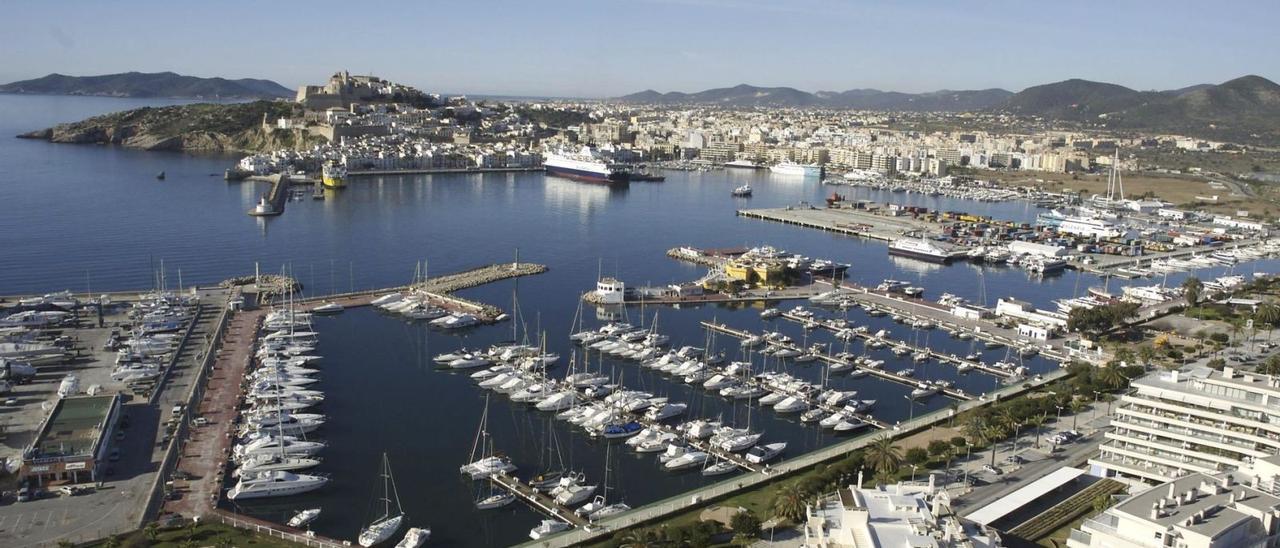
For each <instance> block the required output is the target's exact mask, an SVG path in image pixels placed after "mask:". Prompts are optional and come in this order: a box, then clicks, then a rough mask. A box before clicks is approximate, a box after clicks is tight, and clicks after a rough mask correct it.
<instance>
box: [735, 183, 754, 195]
mask: <svg viewBox="0 0 1280 548" xmlns="http://www.w3.org/2000/svg"><path fill="white" fill-rule="evenodd" d="M733 195H734V196H736V197H738V198H746V197H749V196H751V185H742V186H740V187H738V188H735V189H733Z"/></svg>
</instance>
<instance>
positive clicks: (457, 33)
mask: <svg viewBox="0 0 1280 548" xmlns="http://www.w3.org/2000/svg"><path fill="white" fill-rule="evenodd" d="M3 13H4V16H3V17H0V52H2V55H0V59H3V61H0V81H3V82H8V81H12V80H19V79H26V78H32V77H37V76H43V75H45V74H48V73H50V72H59V73H63V74H73V75H89V74H104V73H112V72H124V71H130V70H138V71H146V72H154V71H164V70H170V71H174V72H179V73H183V74H193V75H197V76H225V77H236V78H238V77H255V78H270V79H273V80H276V81H278V82H280V83H281V84H284V85H285V86H289V87H293V86H297V85H299V84H303V83H318V82H322V81H323V80H325V79H326V78H327V77H328V75H329V74H331V73H333V72H334V71H336V70H341V69H347V70H350V71H351V72H353V73H373V74H377V75H379V76H383V77H385V78H388V79H391V80H394V81H399V82H404V83H407V84H411V85H415V86H417V87H419V88H422V89H424V90H428V91H440V92H463V93H473V94H508V95H556V96H579V97H598V96H616V95H622V94H625V93H630V92H633V91H639V90H641V89H645V88H653V89H657V90H660V91H670V90H680V91H697V90H701V89H705V88H710V87H722V86H731V85H735V84H739V83H744V82H745V83H751V84H756V85H764V86H792V87H796V88H799V89H803V90H807V91H817V90H837V91H839V90H845V89H850V88H863V87H873V88H879V89H885V90H896V91H908V92H918V91H930V90H936V89H941V88H950V89H974V88H988V87H1003V88H1006V89H1010V90H1014V91H1017V90H1019V89H1022V88H1024V87H1027V86H1031V85H1036V84H1042V83H1048V82H1054V81H1058V80H1064V79H1067V78H1086V79H1091V80H1101V81H1108V82H1114V83H1118V84H1122V85H1126V86H1129V87H1133V88H1138V89H1169V88H1177V87H1183V86H1186V85H1190V84H1196V83H1201V82H1212V83H1216V82H1222V81H1225V80H1228V79H1231V78H1234V77H1237V76H1242V75H1244V74H1258V75H1261V76H1264V77H1267V78H1270V79H1272V80H1280V32H1277V30H1276V28H1275V25H1276V22H1277V21H1280V0H1269V1H1231V0H1228V1H1225V2H1223V1H1218V2H1206V1H1203V0H1201V1H1196V2H1184V1H1181V0H1166V1H1147V2H1139V1H1129V0H1107V1H1092V0H1070V1H1041V0H1022V1H1007V2H1002V1H981V0H973V1H968V0H952V1H915V2H912V1H906V0H898V1H891V0H884V1H871V0H850V1H846V2H836V1H830V2H818V1H811V0H773V1H768V0H741V1H738V0H630V1H625V2H620V1H613V0H594V1H539V0H525V1H511V2H503V1H471V2H442V1H429V0H417V1H403V2H351V1H347V2H329V1H324V0H310V1H307V2H291V1H288V2H286V1H274V0H263V1H258V2H239V1H223V0H219V1H212V2H184V1H181V0H179V1H176V2H175V1H172V0H169V1H163V2H162V1H133V2H128V1H121V2H103V1H92V2H76V1H63V0H41V1H27V0H7V1H6V2H4V9H3Z"/></svg>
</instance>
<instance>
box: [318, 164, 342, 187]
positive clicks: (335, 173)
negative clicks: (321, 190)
mask: <svg viewBox="0 0 1280 548" xmlns="http://www.w3.org/2000/svg"><path fill="white" fill-rule="evenodd" d="M320 182H321V184H323V185H324V186H325V188H343V187H345V186H347V168H345V167H343V166H340V165H338V163H337V162H333V161H330V162H329V163H326V164H325V165H324V168H322V169H321V170H320Z"/></svg>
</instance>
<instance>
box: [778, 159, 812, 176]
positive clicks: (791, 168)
mask: <svg viewBox="0 0 1280 548" xmlns="http://www.w3.org/2000/svg"><path fill="white" fill-rule="evenodd" d="M769 171H771V172H773V173H777V174H779V175H799V176H802V177H821V176H822V166H819V165H808V164H797V163H795V162H780V163H778V164H776V165H773V166H771V167H770V168H769Z"/></svg>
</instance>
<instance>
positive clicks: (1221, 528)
mask: <svg viewBox="0 0 1280 548" xmlns="http://www.w3.org/2000/svg"><path fill="white" fill-rule="evenodd" d="M1277 542H1280V499H1277V498H1276V497H1274V496H1272V495H1269V494H1267V493H1263V492H1262V491H1259V490H1257V489H1254V488H1251V487H1247V486H1244V485H1240V484H1239V483H1237V482H1236V481H1235V480H1234V479H1233V478H1232V476H1231V474H1221V475H1209V474H1191V475H1188V476H1185V477H1183V478H1180V479H1178V480H1175V481H1172V482H1168V483H1166V484H1164V485H1160V486H1157V487H1155V488H1154V489H1149V490H1147V491H1145V492H1142V493H1139V494H1137V495H1134V496H1132V497H1129V498H1128V499H1126V500H1124V501H1122V502H1120V503H1118V504H1116V505H1115V506H1112V507H1111V508H1108V509H1107V510H1106V511H1105V512H1103V513H1102V514H1100V515H1099V516H1097V517H1094V518H1092V519H1088V520H1086V521H1085V522H1084V523H1082V524H1080V528H1079V529H1076V530H1073V531H1071V535H1070V536H1069V537H1068V538H1067V546H1068V547H1069V548H1166V547H1176V548H1237V547H1242V548H1243V547H1250V548H1255V547H1256V548H1262V547H1268V548H1269V547H1274V546H1276V545H1277Z"/></svg>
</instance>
